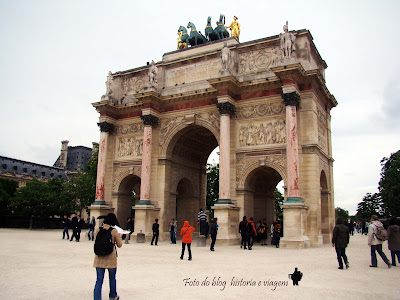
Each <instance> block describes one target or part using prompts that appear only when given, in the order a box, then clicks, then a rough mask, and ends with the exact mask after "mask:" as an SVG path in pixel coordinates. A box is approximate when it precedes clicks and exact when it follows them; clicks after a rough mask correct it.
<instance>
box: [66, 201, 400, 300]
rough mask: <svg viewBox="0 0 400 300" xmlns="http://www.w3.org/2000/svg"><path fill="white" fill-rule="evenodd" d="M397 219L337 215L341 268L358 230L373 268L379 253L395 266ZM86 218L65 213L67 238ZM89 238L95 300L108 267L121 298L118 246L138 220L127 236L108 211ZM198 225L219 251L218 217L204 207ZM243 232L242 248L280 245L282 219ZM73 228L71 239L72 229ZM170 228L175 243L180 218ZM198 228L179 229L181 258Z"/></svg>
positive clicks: (245, 225)
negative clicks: (356, 219) (210, 215)
mask: <svg viewBox="0 0 400 300" xmlns="http://www.w3.org/2000/svg"><path fill="white" fill-rule="evenodd" d="M158 222H159V220H158V219H155V222H154V224H153V226H152V233H153V236H152V239H151V243H150V244H151V245H156V246H157V244H158V237H159V234H160V226H159V223H158ZM397 223H398V220H397V219H396V218H392V219H390V220H389V222H388V224H387V223H385V224H383V223H382V222H381V221H379V220H378V217H377V216H376V215H373V216H372V217H371V220H370V222H367V221H365V222H353V221H352V220H350V221H348V222H347V221H346V220H344V219H343V218H340V217H339V218H337V220H336V226H335V227H334V229H333V232H332V247H334V248H335V250H336V256H337V260H338V263H339V267H338V268H339V269H348V268H349V267H350V263H349V259H348V257H347V255H346V248H347V246H348V244H349V242H350V236H351V235H354V232H357V233H361V234H363V235H364V234H365V232H366V233H367V239H368V245H369V247H370V251H371V265H370V267H372V268H377V267H378V260H377V255H376V253H378V254H379V256H380V257H381V258H382V260H383V262H384V263H385V264H386V265H387V266H388V268H391V267H392V266H396V258H397V262H398V263H400V226H399V224H397ZM84 224H85V222H84V220H83V219H82V218H81V216H80V215H78V214H76V213H74V214H72V217H71V219H69V218H68V217H67V216H64V219H63V226H64V230H63V237H62V238H63V239H65V237H66V238H67V240H70V241H72V240H73V239H74V238H75V240H76V241H77V242H79V240H80V234H81V230H82V228H83V227H84ZM88 225H89V226H88V227H89V229H88V232H87V235H88V239H89V240H92V241H94V240H96V241H95V245H94V250H95V259H94V263H93V266H94V267H95V268H96V274H97V279H96V284H95V288H94V299H95V300H96V299H101V290H102V285H103V280H104V274H105V270H106V269H107V270H108V273H109V284H110V293H109V299H119V296H118V295H117V291H116V270H117V250H116V247H121V246H122V239H123V238H125V240H126V242H127V241H128V240H129V236H130V234H128V232H130V233H133V231H134V219H133V218H127V221H126V224H125V228H126V230H127V231H128V232H125V233H127V234H126V235H122V234H120V233H118V231H117V229H116V228H115V227H116V226H119V222H118V220H117V218H116V216H115V214H113V213H110V214H108V215H107V216H106V217H105V218H104V221H103V226H102V227H101V228H98V229H97V230H96V232H95V230H94V229H95V227H96V220H95V218H94V217H92V218H91V220H90V221H89V222H88ZM197 225H199V234H200V236H204V237H205V238H208V237H209V238H211V242H210V251H215V244H216V240H217V234H218V227H219V225H218V219H217V218H213V219H212V220H211V221H210V223H208V222H207V215H206V213H205V212H204V211H203V210H202V209H200V212H199V213H198V215H197ZM238 227H239V234H240V236H241V243H240V248H242V249H248V250H252V249H253V245H254V243H259V244H260V245H261V246H267V245H268V243H267V242H268V240H269V237H270V238H271V240H270V243H271V245H273V246H275V247H276V248H279V242H280V238H281V236H282V224H281V221H278V220H277V221H274V222H273V223H272V224H271V225H270V226H268V224H267V222H266V219H263V220H259V221H258V223H257V224H255V223H254V220H253V218H250V219H249V220H247V218H246V216H244V217H243V220H242V221H241V222H240V223H239V226H238ZM69 229H72V235H71V239H70V236H69V232H68V230H69ZM168 230H169V233H170V240H171V244H176V234H177V232H178V230H179V228H178V225H177V221H176V220H175V219H171V220H170V221H169V223H168ZM194 231H195V228H194V227H193V226H192V225H190V224H189V221H184V223H183V226H182V228H180V230H179V234H180V236H182V250H181V255H180V259H183V258H184V254H185V251H186V248H187V251H188V260H189V261H190V260H192V258H193V257H192V251H191V244H192V233H193V232H194ZM386 240H387V241H388V248H389V250H390V254H391V261H390V260H389V259H388V258H387V256H386V255H385V253H384V252H383V251H382V245H383V243H384V241H386Z"/></svg>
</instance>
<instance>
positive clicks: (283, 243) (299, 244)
mask: <svg viewBox="0 0 400 300" xmlns="http://www.w3.org/2000/svg"><path fill="white" fill-rule="evenodd" d="M279 247H280V248H291V249H305V248H310V240H309V239H308V237H306V236H299V237H297V238H285V237H283V238H281V240H280V243H279Z"/></svg>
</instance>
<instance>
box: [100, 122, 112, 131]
mask: <svg viewBox="0 0 400 300" xmlns="http://www.w3.org/2000/svg"><path fill="white" fill-rule="evenodd" d="M97 126H99V127H100V131H101V132H109V133H111V132H112V131H113V130H114V124H112V123H108V122H106V121H104V122H100V123H97Z"/></svg>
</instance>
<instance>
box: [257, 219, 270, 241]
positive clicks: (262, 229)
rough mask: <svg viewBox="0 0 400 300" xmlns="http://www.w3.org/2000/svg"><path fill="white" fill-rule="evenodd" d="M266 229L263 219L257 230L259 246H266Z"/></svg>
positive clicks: (265, 222)
mask: <svg viewBox="0 0 400 300" xmlns="http://www.w3.org/2000/svg"><path fill="white" fill-rule="evenodd" d="M267 228H268V226H267V221H266V220H265V219H263V221H262V223H261V225H260V228H259V229H258V232H259V235H260V242H261V246H264V245H267Z"/></svg>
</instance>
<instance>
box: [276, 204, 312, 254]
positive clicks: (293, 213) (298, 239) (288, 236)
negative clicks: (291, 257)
mask: <svg viewBox="0 0 400 300" xmlns="http://www.w3.org/2000/svg"><path fill="white" fill-rule="evenodd" d="M282 208H283V215H284V218H283V238H281V241H280V247H281V248H297V249H303V248H309V247H310V240H309V238H308V237H307V236H306V228H307V209H308V208H307V206H306V205H305V204H304V202H302V201H300V200H298V201H294V200H290V201H285V202H284V203H283V206H282Z"/></svg>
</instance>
